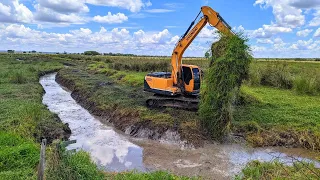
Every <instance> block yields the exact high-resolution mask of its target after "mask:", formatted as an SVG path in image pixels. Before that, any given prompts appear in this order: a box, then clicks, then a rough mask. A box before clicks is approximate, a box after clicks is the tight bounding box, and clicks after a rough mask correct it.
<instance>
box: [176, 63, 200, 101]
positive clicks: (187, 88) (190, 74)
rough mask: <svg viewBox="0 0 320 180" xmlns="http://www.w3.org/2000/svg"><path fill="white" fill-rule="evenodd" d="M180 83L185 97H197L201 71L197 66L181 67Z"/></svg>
mask: <svg viewBox="0 0 320 180" xmlns="http://www.w3.org/2000/svg"><path fill="white" fill-rule="evenodd" d="M181 72H182V75H181V77H182V82H183V86H184V92H182V93H183V94H185V95H191V96H197V95H199V93H200V84H201V73H200V72H201V71H200V69H199V67H198V66H193V65H185V64H183V65H182V70H181Z"/></svg>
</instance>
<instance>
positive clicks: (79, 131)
mask: <svg viewBox="0 0 320 180" xmlns="http://www.w3.org/2000/svg"><path fill="white" fill-rule="evenodd" d="M55 75H56V74H55V73H54V74H49V75H45V76H43V77H42V78H41V79H40V83H41V85H42V86H43V88H44V89H45V91H46V93H45V95H44V96H43V103H44V104H46V105H47V106H48V108H49V110H50V111H52V112H54V113H57V114H58V115H59V117H60V118H61V120H62V121H63V122H64V123H69V126H70V129H71V131H72V135H71V137H70V139H76V140H77V143H76V144H71V145H69V146H68V147H67V149H77V150H79V149H82V150H84V151H87V152H89V153H90V155H91V157H92V159H93V160H94V161H95V162H96V163H97V164H98V166H100V167H101V168H103V169H105V170H106V171H112V172H114V171H115V172H120V171H127V170H133V169H136V170H138V171H147V170H150V169H152V170H167V171H170V172H172V173H175V174H177V175H184V176H202V177H203V178H204V179H232V177H234V175H235V174H238V173H239V172H240V171H241V169H243V168H244V167H245V165H246V164H247V163H248V162H250V161H252V160H260V161H265V162H266V161H272V160H278V161H280V162H283V163H286V164H288V165H292V163H293V162H294V161H297V160H298V161H301V160H303V161H307V162H313V163H315V165H316V166H317V167H319V168H320V163H319V162H317V161H314V160H312V159H315V157H316V156H317V154H314V155H313V154H312V152H311V151H308V150H305V149H286V148H248V147H245V146H243V145H239V144H230V145H220V144H207V145H205V146H204V147H203V148H199V149H182V148H181V147H179V146H177V145H172V144H169V143H166V142H162V143H160V142H157V141H152V140H146V139H136V138H131V137H128V136H126V135H123V134H121V133H118V132H117V131H115V130H114V129H113V128H112V127H110V126H108V125H105V124H102V123H101V122H100V121H99V120H98V119H96V118H95V117H93V116H92V115H91V114H90V113H89V112H88V111H87V110H85V109H84V108H82V107H81V106H80V105H78V104H77V103H76V101H75V100H74V99H72V97H71V94H70V92H68V91H67V90H65V89H63V88H62V87H61V86H60V85H59V84H58V83H56V82H55ZM318 156H319V155H318ZM146 167H148V168H146Z"/></svg>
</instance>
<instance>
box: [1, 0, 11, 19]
mask: <svg viewBox="0 0 320 180" xmlns="http://www.w3.org/2000/svg"><path fill="white" fill-rule="evenodd" d="M1 14H2V15H5V16H10V15H11V7H10V6H6V5H4V4H2V3H1V2H0V15H1Z"/></svg>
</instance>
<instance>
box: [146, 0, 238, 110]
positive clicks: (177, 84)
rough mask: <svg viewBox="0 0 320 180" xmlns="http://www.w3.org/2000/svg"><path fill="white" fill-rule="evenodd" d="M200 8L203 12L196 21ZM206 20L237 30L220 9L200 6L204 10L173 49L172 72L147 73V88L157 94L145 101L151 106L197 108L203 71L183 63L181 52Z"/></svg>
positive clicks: (225, 30)
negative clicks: (222, 14) (229, 23)
mask: <svg viewBox="0 0 320 180" xmlns="http://www.w3.org/2000/svg"><path fill="white" fill-rule="evenodd" d="M201 12H202V14H203V16H202V17H201V19H200V21H199V22H198V23H197V24H196V25H194V24H195V21H196V20H197V19H198V17H199V15H200V14H201ZM207 23H209V24H210V25H211V26H213V27H215V28H216V29H218V30H219V31H220V32H222V33H223V34H226V35H230V34H234V33H233V32H232V30H231V27H230V26H229V25H228V23H227V22H226V21H225V20H224V19H223V18H222V17H221V16H220V15H219V13H217V12H216V11H214V10H213V9H212V8H210V7H208V6H203V7H201V11H200V12H199V14H198V15H197V17H196V18H195V20H194V21H193V22H192V23H191V25H190V26H189V28H188V29H187V31H186V32H185V33H184V35H183V36H182V37H181V38H180V39H179V41H178V43H177V44H176V47H175V48H174V50H173V53H172V56H171V66H172V72H171V73H170V72H153V73H149V74H148V75H147V76H145V79H144V90H145V91H148V92H152V93H154V96H152V97H150V98H149V99H148V100H147V101H146V103H147V106H148V107H153V108H154V107H176V108H182V109H197V108H198V103H199V98H198V96H199V93H200V85H201V79H202V78H201V76H202V73H201V72H202V71H201V69H200V68H199V67H198V66H195V65H187V64H182V56H183V53H184V52H185V50H186V49H187V48H188V47H189V45H190V44H191V43H192V41H193V40H194V39H195V38H196V36H197V35H198V34H199V33H200V31H201V30H202V28H203V27H204V26H205V25H206V24H207ZM191 28H192V29H191Z"/></svg>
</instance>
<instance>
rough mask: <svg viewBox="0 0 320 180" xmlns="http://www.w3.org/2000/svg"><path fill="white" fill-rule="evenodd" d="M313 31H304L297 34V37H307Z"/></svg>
mask: <svg viewBox="0 0 320 180" xmlns="http://www.w3.org/2000/svg"><path fill="white" fill-rule="evenodd" d="M312 31H313V30H312V29H304V30H301V31H298V32H297V36H300V37H307V36H308V35H309V34H310V33H311V32H312Z"/></svg>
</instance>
